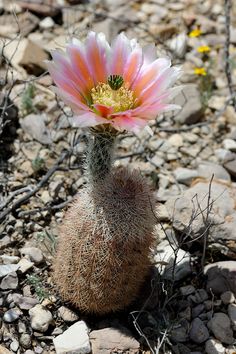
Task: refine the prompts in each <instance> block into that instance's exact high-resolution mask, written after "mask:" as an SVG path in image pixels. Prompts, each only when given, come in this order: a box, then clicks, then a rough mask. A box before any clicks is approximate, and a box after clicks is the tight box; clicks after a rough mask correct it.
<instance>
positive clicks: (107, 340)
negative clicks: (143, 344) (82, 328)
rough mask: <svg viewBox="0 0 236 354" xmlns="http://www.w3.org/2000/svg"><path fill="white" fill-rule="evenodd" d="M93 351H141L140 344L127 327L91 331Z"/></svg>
mask: <svg viewBox="0 0 236 354" xmlns="http://www.w3.org/2000/svg"><path fill="white" fill-rule="evenodd" d="M89 338H90V341H91V345H92V352H93V353H96V354H110V353H114V352H122V353H123V352H128V353H139V348H140V344H139V342H138V341H137V340H136V339H134V338H133V337H132V336H131V334H130V333H129V331H128V330H127V329H126V328H125V329H122V328H121V329H120V330H119V329H115V328H103V329H99V330H97V331H92V332H91V333H90V336H89Z"/></svg>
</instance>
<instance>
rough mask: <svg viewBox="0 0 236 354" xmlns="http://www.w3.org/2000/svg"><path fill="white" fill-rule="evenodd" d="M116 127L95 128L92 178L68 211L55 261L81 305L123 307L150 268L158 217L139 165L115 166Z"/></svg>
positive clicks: (63, 283) (59, 279) (65, 292)
mask: <svg viewBox="0 0 236 354" xmlns="http://www.w3.org/2000/svg"><path fill="white" fill-rule="evenodd" d="M115 135H116V133H114V132H111V131H109V130H106V129H105V130H104V131H102V132H101V131H100V132H96V131H93V137H92V140H91V145H90V146H89V149H88V155H87V162H86V171H87V175H88V183H87V185H86V187H85V188H84V189H83V190H82V191H81V192H80V193H79V195H78V196H77V198H76V199H75V201H74V202H73V204H72V205H71V207H70V208H69V210H68V211H67V213H66V216H65V218H64V221H63V224H62V226H61V229H60V235H59V243H58V248H57V254H56V259H55V263H54V281H55V283H56V285H57V287H58V289H59V291H60V293H61V295H62V298H63V299H64V300H66V301H70V302H71V303H72V304H74V305H75V306H77V307H78V308H80V309H81V310H82V311H85V312H90V313H97V314H105V313H108V312H111V311H116V310H120V309H123V308H124V307H126V306H127V305H129V304H130V303H131V302H132V301H133V300H134V299H135V298H136V297H137V295H138V292H139V290H140V287H141V285H142V283H143V281H144V279H145V277H146V275H147V274H148V272H149V268H150V264H151V262H150V247H151V245H152V242H153V228H154V225H155V217H154V215H153V212H152V208H151V205H150V203H153V200H152V195H151V193H150V190H149V188H148V186H147V185H146V183H145V181H144V180H143V178H142V177H141V176H140V173H139V172H138V171H132V172H130V171H129V170H128V169H125V168H123V169H115V168H111V167H112V160H113V158H112V157H113V147H114V142H115Z"/></svg>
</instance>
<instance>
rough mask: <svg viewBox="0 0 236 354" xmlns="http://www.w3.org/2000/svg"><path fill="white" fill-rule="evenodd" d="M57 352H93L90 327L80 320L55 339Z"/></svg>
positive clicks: (83, 353)
mask: <svg viewBox="0 0 236 354" xmlns="http://www.w3.org/2000/svg"><path fill="white" fill-rule="evenodd" d="M53 343H54V345H55V349H56V353H57V354H88V353H90V352H91V346H90V343H89V336H88V327H87V325H86V323H85V322H84V321H78V322H76V323H75V324H73V325H72V326H70V327H69V328H68V329H67V330H66V331H65V332H63V333H62V334H60V335H59V336H57V337H56V338H54V339H53Z"/></svg>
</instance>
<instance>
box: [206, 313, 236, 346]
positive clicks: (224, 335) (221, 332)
mask: <svg viewBox="0 0 236 354" xmlns="http://www.w3.org/2000/svg"><path fill="white" fill-rule="evenodd" d="M207 325H208V327H209V328H210V330H211V331H212V332H213V334H214V336H215V338H216V339H218V340H220V341H221V342H222V343H226V344H232V343H233V342H234V337H233V330H232V329H231V327H230V319H229V317H228V316H227V315H226V314H225V313H223V312H217V313H215V314H214V316H213V317H212V319H211V320H210V321H209V322H208V324H207Z"/></svg>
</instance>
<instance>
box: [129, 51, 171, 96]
mask: <svg viewBox="0 0 236 354" xmlns="http://www.w3.org/2000/svg"><path fill="white" fill-rule="evenodd" d="M170 65H171V62H170V60H169V59H166V58H159V59H157V60H155V61H154V62H153V63H151V64H149V65H146V66H144V68H142V70H141V71H140V73H139V75H138V77H137V79H136V80H135V82H134V84H133V85H132V90H134V92H135V95H136V96H137V97H139V95H140V93H141V92H142V91H143V89H144V88H146V87H147V86H149V85H150V84H152V82H153V81H154V80H155V79H156V78H157V77H158V75H160V73H161V72H162V71H163V70H164V69H166V68H169V67H170Z"/></svg>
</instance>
